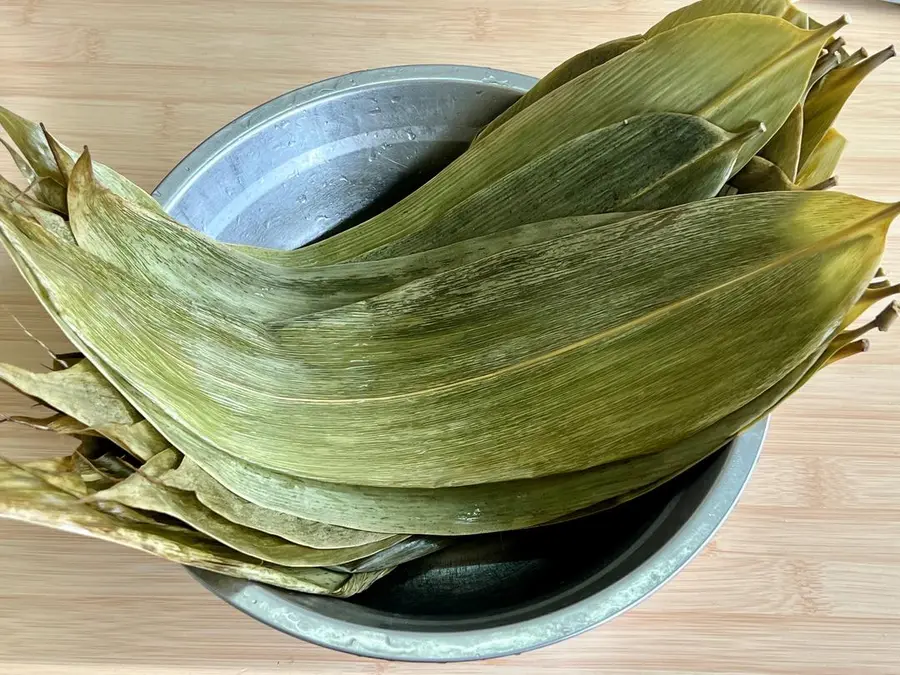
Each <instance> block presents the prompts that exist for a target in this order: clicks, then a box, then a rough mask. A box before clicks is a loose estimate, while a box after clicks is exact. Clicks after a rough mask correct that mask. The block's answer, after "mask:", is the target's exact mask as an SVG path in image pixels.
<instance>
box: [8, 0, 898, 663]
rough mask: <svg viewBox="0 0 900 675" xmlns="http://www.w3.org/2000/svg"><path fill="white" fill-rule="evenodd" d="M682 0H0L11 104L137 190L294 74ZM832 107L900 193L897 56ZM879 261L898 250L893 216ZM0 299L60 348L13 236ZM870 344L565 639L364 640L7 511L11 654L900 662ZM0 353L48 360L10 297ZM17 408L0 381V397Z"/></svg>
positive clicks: (500, 48) (536, 48)
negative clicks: (731, 488) (740, 476)
mask: <svg viewBox="0 0 900 675" xmlns="http://www.w3.org/2000/svg"><path fill="white" fill-rule="evenodd" d="M679 4H681V3H680V2H676V1H670V0H591V1H589V2H587V1H583V0H578V1H576V0H553V1H549V0H481V1H479V0H465V1H459V2H458V1H456V0H419V1H418V2H414V3H413V2H408V0H318V1H311V0H307V1H303V0H3V1H2V3H0V103H2V104H3V105H6V106H8V107H11V108H12V109H14V110H16V111H17V112H19V113H21V114H23V115H26V116H28V117H30V118H32V119H39V120H42V121H44V122H45V123H47V124H48V126H50V128H51V129H53V131H54V132H55V133H56V134H57V135H58V136H59V137H60V138H62V139H63V140H64V141H66V142H68V143H69V144H71V145H75V146H77V145H79V144H83V143H87V144H88V145H90V147H91V150H92V151H93V153H94V156H95V157H96V158H97V159H99V160H101V161H103V162H105V163H108V164H111V165H112V166H114V167H116V168H117V169H119V170H120V171H121V172H122V173H124V174H125V175H127V176H129V177H130V178H132V179H133V180H136V181H137V182H138V183H140V184H141V185H142V186H143V187H145V188H147V189H150V188H152V187H153V186H154V185H155V184H156V183H157V182H158V181H159V180H160V179H161V178H162V176H163V175H165V173H166V171H167V170H168V169H169V168H170V167H172V166H173V165H174V164H175V162H176V161H177V160H178V159H179V158H181V157H182V156H183V155H184V154H186V153H187V152H188V151H190V150H191V149H192V148H193V147H194V146H195V145H196V144H197V143H198V142H200V141H201V140H203V139H204V138H205V137H206V136H207V135H208V134H209V133H211V132H213V131H215V130H216V129H217V128H219V127H220V126H222V125H223V124H225V123H226V122H228V121H229V120H231V119H233V118H234V117H236V116H237V115H238V114H240V113H242V112H244V111H245V110H247V109H248V108H250V107H252V106H255V105H257V104H259V103H261V102H263V101H265V100H267V99H269V98H272V97H273V96H276V95H277V94H279V93H281V92H283V91H285V90H288V89H292V88H295V87H298V86H301V85H303V84H306V83H309V82H312V81H315V80H319V79H321V78H324V77H328V76H331V75H337V74H340V73H344V72H348V71H352V70H359V69H365V68H373V67H377V66H387V65H395V64H408V63H469V64H479V65H490V66H493V67H497V68H506V69H510V70H516V71H520V72H525V73H531V74H534V75H541V74H543V73H545V72H547V71H548V70H549V69H550V68H551V67H552V66H554V65H555V64H557V63H558V62H560V61H561V60H563V59H564V58H566V57H568V56H570V55H571V54H573V53H574V52H577V51H580V50H581V49H584V48H586V47H588V46H590V45H592V44H595V43H598V42H601V41H604V40H607V39H610V38H613V37H616V36H621V35H628V34H632V33H638V32H642V31H643V30H645V29H646V28H647V27H648V26H650V25H651V24H652V23H653V22H654V21H655V20H656V19H657V18H659V17H660V16H661V15H662V14H664V13H665V12H667V11H670V10H672V9H675V8H676V7H677V6H678V5H679ZM801 4H802V6H803V8H804V9H808V10H809V11H811V12H813V13H814V15H815V16H816V17H818V18H819V19H820V20H822V21H826V20H827V21H830V20H832V19H833V18H835V17H836V16H838V15H839V14H840V13H842V12H849V13H851V15H852V17H853V19H854V23H853V25H851V26H850V27H849V28H848V29H846V30H845V31H844V34H845V35H846V37H847V40H848V42H850V44H851V45H853V46H857V45H859V44H865V45H866V46H867V47H869V48H870V51H872V50H875V49H879V48H881V47H883V46H885V45H887V44H889V43H890V42H891V41H892V40H894V39H897V37H898V36H900V7H895V6H892V5H890V4H887V3H884V2H880V1H878V0H818V1H816V2H807V3H801ZM839 126H840V129H841V131H842V132H843V133H844V134H845V135H846V136H847V137H848V138H849V140H850V146H849V149H848V150H847V152H846V154H845V157H844V160H843V163H842V165H841V167H840V171H839V173H840V179H841V186H842V188H844V189H846V190H848V191H851V192H855V193H858V194H860V195H863V196H866V197H872V198H877V199H885V200H892V199H893V200H896V199H900V59H898V60H897V62H896V63H894V62H892V63H889V64H888V65H886V66H885V67H884V68H883V69H882V70H881V71H879V72H877V73H875V74H874V75H873V76H872V77H871V79H870V80H868V81H867V82H866V83H865V84H864V85H863V86H862V87H861V89H860V90H859V92H858V93H857V95H856V96H855V98H854V99H853V101H852V103H851V105H850V107H849V108H848V110H847V111H846V112H845V114H844V115H843V116H842V117H841V119H840V124H839ZM10 169H11V167H10V166H9V165H8V162H6V161H5V158H4V160H0V170H2V171H3V172H4V173H6V172H8V171H9V170H10ZM886 265H887V268H888V270H889V271H891V270H893V271H898V270H900V237H896V236H895V237H894V238H893V240H892V243H891V246H890V249H889V252H888V254H887V260H886ZM0 304H2V305H4V306H5V307H6V308H8V309H9V310H11V311H12V312H13V313H14V314H15V315H16V316H17V317H18V318H19V319H20V320H21V321H22V322H23V323H24V324H25V325H27V326H28V328H29V329H30V330H31V331H32V332H33V333H34V334H35V335H36V336H37V337H39V338H40V339H41V340H44V341H45V342H47V343H48V344H49V345H50V346H51V347H53V348H56V349H62V348H63V347H64V345H65V343H64V341H63V340H62V339H61V337H60V335H59V333H58V331H57V330H56V329H55V328H54V326H53V325H52V323H51V322H50V320H49V319H47V318H46V317H45V316H44V315H43V313H42V311H41V310H40V309H39V307H38V305H37V303H36V302H35V300H34V299H33V298H32V296H31V294H30V292H29V291H28V290H27V289H26V287H25V285H24V284H23V283H22V282H21V281H20V280H19V279H18V277H17V275H16V273H15V272H14V270H13V269H12V267H11V265H10V264H9V262H8V260H7V259H6V258H5V257H4V258H0ZM873 343H874V344H873V350H872V351H871V352H870V353H869V354H866V355H864V356H861V357H856V358H854V359H853V360H852V361H850V362H845V363H842V364H839V365H837V366H835V367H833V368H830V369H829V370H828V371H826V372H825V373H823V374H821V375H819V376H817V378H816V379H815V380H814V381H813V382H812V383H811V384H810V385H809V386H808V387H807V388H805V389H804V390H803V392H802V393H801V394H799V395H798V396H796V397H795V398H793V399H792V400H791V401H790V402H789V403H788V404H787V405H785V406H784V407H783V408H781V409H780V410H779V411H778V414H777V415H776V417H775V420H774V423H773V425H772V432H771V435H770V437H769V440H768V442H767V444H766V448H765V452H764V455H763V458H762V460H761V462H760V465H759V468H758V469H757V471H756V475H755V476H754V478H753V480H752V483H751V485H750V486H749V488H748V490H747V492H746V493H745V495H744V497H743V499H742V500H741V503H740V505H739V506H738V508H737V510H736V511H735V512H734V514H733V515H732V516H731V518H730V519H729V521H728V522H727V523H726V525H725V527H724V528H723V529H722V530H721V532H720V533H719V535H718V536H717V537H716V539H715V541H714V542H713V544H712V545H711V546H710V547H709V548H708V549H707V550H706V551H705V552H704V553H703V554H702V555H701V556H700V557H699V558H697V560H695V561H694V562H693V563H692V564H691V565H689V566H688V568H687V569H686V570H685V571H684V572H682V573H681V574H680V575H679V576H678V577H677V579H676V580H674V581H673V582H672V583H670V584H669V585H668V586H666V587H665V589H663V590H662V591H661V592H659V593H658V594H657V595H655V596H654V597H653V598H651V599H650V600H649V601H647V602H645V603H644V604H643V605H641V606H640V607H639V608H637V609H636V610H634V611H631V612H629V613H628V614H627V615H625V616H623V617H621V618H619V619H617V620H615V621H614V622H612V623H611V624H609V625H607V626H604V627H602V628H600V629H598V630H595V631H593V632H591V633H589V634H586V635H583V636H581V637H579V638H576V639H574V640H570V641H568V642H566V643H564V644H561V645H557V646H555V647H551V648H548V649H545V650H542V651H540V652H535V653H532V654H527V655H523V656H519V657H512V658H508V659H502V660H498V661H493V662H488V663H481V664H459V665H449V666H418V665H409V664H406V665H404V664H390V663H378V662H374V661H369V660H362V659H357V658H354V657H351V656H346V655H342V654H337V653H333V652H329V651H326V650H324V649H321V648H319V647H314V646H312V645H307V644H304V643H301V642H298V641H296V640H293V639H291V638H288V637H286V636H284V635H281V634H279V633H276V632H275V631H273V630H270V629H268V628H266V627H264V626H262V625H260V624H257V623H255V622H254V621H253V620H251V619H248V618H246V617H244V616H242V615H240V614H238V613H237V612H236V611H235V610H233V609H231V608H229V607H228V606H226V605H225V604H224V603H222V602H221V601H219V600H217V599H216V598H214V597H213V596H211V595H209V594H208V593H206V592H205V591H203V590H202V589H201V588H200V587H199V586H198V585H196V584H195V583H194V582H192V581H191V580H190V579H188V577H187V576H186V574H185V573H184V572H183V571H182V570H181V569H180V568H179V567H177V566H175V565H172V564H168V563H165V562H163V561H160V560H156V559H153V558H150V557H148V556H145V555H142V554H139V553H135V552H131V551H127V550H122V549H119V548H117V547H115V546H112V545H109V544H104V543H101V542H96V541H91V540H86V539H82V538H78V537H76V536H73V535H65V534H60V533H55V532H48V531H44V530H41V529H38V528H34V527H29V526H25V525H20V524H17V523H5V522H0V561H2V562H0V673H9V674H10V675H51V674H54V675H55V674H57V673H66V674H79V675H113V674H117V675H118V674H127V675H149V674H151V673H152V674H154V675H159V674H163V673H167V674H172V675H175V674H178V675H186V674H192V673H197V674H201V673H202V674H203V675H225V674H228V675H239V674H241V675H251V674H253V675H256V674H259V675H262V674H266V675H274V674H275V673H278V674H281V673H316V674H323V675H324V674H331V673H354V674H360V675H365V674H368V675H375V674H379V675H384V674H387V673H390V674H392V675H399V674H401V673H404V674H405V673H422V672H441V673H448V674H460V673H475V672H478V673H482V672H483V673H492V674H494V675H501V674H505V673H509V674H510V675H513V674H517V675H518V674H519V673H530V672H538V671H540V672H547V673H574V672H579V673H645V674H655V675H662V674H663V673H665V674H667V675H674V674H676V673H678V674H688V673H692V674H693V673H729V674H738V673H742V674H744V673H784V674H791V675H794V674H801V673H805V674H815V675H828V674H834V675H837V674H841V675H844V674H851V673H852V674H868V673H879V674H881V673H900V331H898V332H895V333H893V334H889V335H876V336H875V339H874V340H873ZM0 358H2V359H3V360H5V361H12V362H14V363H17V364H19V365H22V366H29V367H34V366H36V365H37V364H38V363H39V362H40V361H41V358H42V351H41V349H40V347H38V346H37V345H36V344H34V343H33V342H32V341H31V340H29V339H28V338H27V337H25V336H24V335H23V333H22V331H21V330H20V329H19V327H18V326H17V325H16V324H15V323H14V322H13V321H12V319H11V318H9V316H8V314H7V313H6V312H0ZM27 409H28V405H27V403H25V402H24V401H23V400H22V399H21V398H20V397H18V396H17V395H15V394H13V393H12V392H9V391H6V390H3V391H0V411H3V412H7V413H10V412H24V411H26V410H27ZM54 441H55V439H52V438H48V437H47V436H44V435H42V434H38V433H36V432H28V431H26V430H22V429H17V428H10V425H4V426H3V427H0V453H2V454H4V455H8V456H11V457H14V458H31V457H38V456H46V455H50V454H56V453H59V452H60V451H61V449H62V448H63V445H64V444H62V442H54Z"/></svg>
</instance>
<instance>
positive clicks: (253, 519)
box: [166, 457, 388, 549]
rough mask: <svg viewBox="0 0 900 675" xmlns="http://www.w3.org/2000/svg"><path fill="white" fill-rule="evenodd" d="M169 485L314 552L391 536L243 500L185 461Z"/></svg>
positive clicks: (232, 518) (170, 476)
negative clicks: (308, 518) (325, 521)
mask: <svg viewBox="0 0 900 675" xmlns="http://www.w3.org/2000/svg"><path fill="white" fill-rule="evenodd" d="M166 482H167V483H168V484H169V485H171V486H172V487H175V488H178V489H180V490H186V491H189V492H193V493H194V494H195V495H196V496H197V498H198V499H199V500H200V502H201V503H203V504H204V505H205V506H206V507H208V508H209V509H211V510H212V511H215V512H216V513H218V514H219V515H220V516H223V517H224V518H227V519H228V520H230V521H231V522H233V523H237V524H239V525H244V526H245V527H249V528H252V529H254V530H260V531H262V532H268V533H269V534H273V535H276V536H278V537H281V538H282V539H287V540H288V541H292V542H294V543H295V544H301V545H303V546H310V547H312V548H323V549H327V548H347V547H351V546H363V545H365V544H372V543H375V542H379V541H384V540H385V539H387V538H388V535H384V534H378V533H375V532H366V531H364V530H353V529H348V528H343V527H338V526H334V525H326V524H324V523H320V522H318V521H315V520H306V519H303V518H298V517H296V516H290V515H286V514H284V513H281V512H280V511H275V510H273V509H267V508H264V507H261V506H257V505H256V504H254V503H252V502H249V501H247V500H245V499H242V498H240V497H238V496H237V495H235V494H234V493H232V492H230V491H229V490H227V489H226V488H225V487H224V486H223V485H221V484H220V483H219V482H217V481H216V480H215V479H213V478H212V477H211V476H210V475H209V474H208V473H206V472H205V471H203V469H201V468H200V467H199V466H198V465H197V464H196V463H194V462H193V461H192V460H191V459H190V458H189V457H185V458H184V459H183V460H182V462H181V464H179V465H178V467H176V468H175V469H174V470H172V472H171V473H170V474H168V475H167V476H166Z"/></svg>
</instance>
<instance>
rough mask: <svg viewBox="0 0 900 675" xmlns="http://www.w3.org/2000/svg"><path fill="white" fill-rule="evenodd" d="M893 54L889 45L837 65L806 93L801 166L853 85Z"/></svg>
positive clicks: (832, 119)
mask: <svg viewBox="0 0 900 675" xmlns="http://www.w3.org/2000/svg"><path fill="white" fill-rule="evenodd" d="M894 54H895V52H894V48H893V47H888V48H886V49H883V50H882V51H880V52H878V53H877V54H873V55H872V56H870V57H869V58H867V59H866V60H865V61H862V62H860V63H858V64H856V65H853V66H850V67H847V68H838V69H836V70H834V71H833V72H831V73H829V74H828V75H827V76H826V77H825V78H824V79H823V80H822V81H821V83H820V84H819V85H818V86H817V87H815V88H813V90H812V91H810V92H809V96H808V97H807V99H806V104H805V105H804V106H803V146H802V149H801V152H800V165H801V166H805V165H806V160H807V159H808V158H809V156H810V154H812V152H813V150H814V149H815V148H816V146H817V145H818V144H819V142H820V141H821V140H822V139H823V138H824V137H825V134H826V133H827V132H828V129H829V128H830V127H831V125H832V124H833V123H834V121H835V119H837V116H838V114H839V113H840V112H841V109H842V108H843V107H844V104H845V103H846V102H847V99H849V98H850V95H851V94H852V93H853V91H854V90H855V89H856V87H857V86H859V84H860V83H861V82H862V81H863V79H865V77H866V76H867V75H868V74H869V73H871V72H872V71H873V70H875V68H877V67H878V66H879V65H881V64H882V63H884V62H885V61H887V60H888V59H890V58H892V57H893V56H894Z"/></svg>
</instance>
